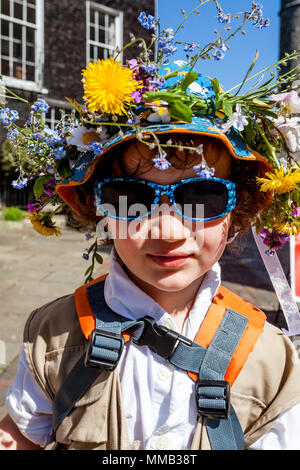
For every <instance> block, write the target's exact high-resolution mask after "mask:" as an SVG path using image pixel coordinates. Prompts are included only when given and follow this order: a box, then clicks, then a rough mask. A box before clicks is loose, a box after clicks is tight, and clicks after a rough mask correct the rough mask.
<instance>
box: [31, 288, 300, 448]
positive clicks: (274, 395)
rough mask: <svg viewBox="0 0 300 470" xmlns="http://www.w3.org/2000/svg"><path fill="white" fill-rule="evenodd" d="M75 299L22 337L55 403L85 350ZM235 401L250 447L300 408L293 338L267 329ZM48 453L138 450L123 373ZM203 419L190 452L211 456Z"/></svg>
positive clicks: (38, 315) (92, 396)
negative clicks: (123, 388)
mask: <svg viewBox="0 0 300 470" xmlns="http://www.w3.org/2000/svg"><path fill="white" fill-rule="evenodd" d="M87 344H88V342H87V340H86V339H85V337H84V335H83V333H82V332H81V329H80V325H79V321H78V317H77V313H76V310H75V305H74V297H73V295H67V296H64V297H62V298H60V299H57V300H55V301H53V302H51V303H49V304H47V305H45V306H43V307H41V308H39V309H37V310H35V311H34V312H32V314H31V315H30V317H29V318H28V320H27V322H26V325H25V331H24V348H25V354H26V358H27V362H28V364H29V367H30V370H31V373H32V375H33V376H34V378H35V379H36V381H37V382H38V383H39V385H40V387H41V388H42V390H43V391H44V393H45V394H46V395H47V396H48V398H49V399H50V400H53V397H54V396H55V394H56V392H57V391H58V390H59V388H60V386H61V384H62V383H63V381H64V378H65V377H66V376H67V375H68V373H69V372H70V371H71V369H72V367H73V366H74V365H75V363H76V362H77V361H78V359H79V358H80V356H82V354H83V353H84V351H85V350H86V348H87ZM231 403H232V405H233V406H234V408H235V411H236V413H237V415H238V418H239V420H240V423H241V426H242V429H243V431H244V435H245V442H246V447H248V446H250V445H251V444H252V443H254V442H255V441H256V440H257V439H258V438H259V437H260V436H262V435H263V434H264V433H266V432H267V431H268V429H269V428H270V427H271V426H272V423H273V421H274V420H275V419H276V418H277V417H278V415H279V414H280V413H282V412H284V411H286V410H288V409H289V408H291V407H292V406H293V405H295V404H297V403H300V363H299V360H298V356H297V353H296V351H295V349H294V347H293V345H292V343H291V341H290V340H289V338H287V337H286V336H285V335H284V334H283V333H282V332H281V331H280V330H279V329H277V328H275V327H274V326H272V325H270V324H269V323H266V325H265V328H264V331H263V333H262V334H261V335H260V338H259V340H258V342H257V343H256V346H255V348H254V350H253V351H252V352H251V353H250V355H249V357H248V360H247V362H246V364H245V366H244V368H243V369H242V371H241V372H240V374H239V376H238V378H237V379H236V381H235V382H234V384H233V386H232V389H231ZM55 439H56V441H55V442H54V443H53V444H50V445H49V446H47V447H46V449H56V448H58V446H59V447H61V446H63V447H65V448H66V449H70V450H71V449H83V450H84V449H95V450H129V449H131V450H132V449H133V450H137V449H139V445H140V443H139V442H138V441H136V442H133V443H131V442H129V438H128V431H127V422H126V416H125V412H124V409H123V405H122V395H121V388H120V380H119V375H118V372H117V370H114V371H113V372H103V373H102V374H100V375H99V377H98V378H97V379H96V380H95V382H94V383H93V385H92V386H91V387H90V389H89V390H88V391H87V393H86V394H85V395H84V396H83V397H82V398H81V399H80V400H79V401H78V402H77V404H76V406H75V408H74V409H73V411H72V412H71V413H70V415H69V416H67V417H66V418H65V419H64V420H63V422H62V423H61V425H60V426H59V428H58V430H57V432H56V437H55ZM209 449H210V444H209V440H208V436H207V433H206V430H205V427H204V426H203V425H202V419H201V418H200V419H199V421H198V424H197V427H196V431H195V435H194V439H193V443H192V446H191V450H209Z"/></svg>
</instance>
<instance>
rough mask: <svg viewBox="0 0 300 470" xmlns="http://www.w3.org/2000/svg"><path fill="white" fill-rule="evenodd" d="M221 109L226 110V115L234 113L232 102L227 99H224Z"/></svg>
mask: <svg viewBox="0 0 300 470" xmlns="http://www.w3.org/2000/svg"><path fill="white" fill-rule="evenodd" d="M219 109H222V110H223V111H224V113H225V116H226V117H230V116H231V115H232V113H233V109H232V103H231V102H230V101H227V100H222V102H221V105H220V108H219Z"/></svg>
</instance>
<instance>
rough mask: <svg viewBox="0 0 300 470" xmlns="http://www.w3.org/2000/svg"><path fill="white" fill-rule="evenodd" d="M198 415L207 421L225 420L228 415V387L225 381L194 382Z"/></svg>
mask: <svg viewBox="0 0 300 470" xmlns="http://www.w3.org/2000/svg"><path fill="white" fill-rule="evenodd" d="M195 394H196V406H197V411H198V414H199V415H201V416H204V417H205V418H209V419H227V418H229V415H230V385H229V383H228V382H226V380H198V381H197V382H196V389H195Z"/></svg>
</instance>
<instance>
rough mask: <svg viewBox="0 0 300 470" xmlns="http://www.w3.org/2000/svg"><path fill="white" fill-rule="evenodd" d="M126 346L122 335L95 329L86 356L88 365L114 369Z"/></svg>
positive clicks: (86, 364) (109, 369)
mask: <svg viewBox="0 0 300 470" xmlns="http://www.w3.org/2000/svg"><path fill="white" fill-rule="evenodd" d="M123 347H124V338H123V336H122V335H118V334H116V333H111V332H109V331H104V330H99V329H96V328H95V329H94V330H93V332H92V334H91V337H90V341H89V347H88V349H87V352H86V356H85V366H86V367H97V368H99V369H104V370H108V371H111V370H114V369H115V368H116V367H117V365H118V362H119V360H120V357H121V354H122V351H123Z"/></svg>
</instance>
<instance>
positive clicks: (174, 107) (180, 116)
mask: <svg viewBox="0 0 300 470" xmlns="http://www.w3.org/2000/svg"><path fill="white" fill-rule="evenodd" d="M169 114H170V116H171V117H172V118H173V119H176V120H177V121H186V122H192V111H191V109H190V108H189V107H188V106H187V105H186V104H184V103H182V102H181V101H179V100H176V101H172V102H171V103H170V105H169Z"/></svg>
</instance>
